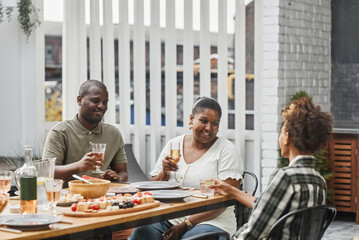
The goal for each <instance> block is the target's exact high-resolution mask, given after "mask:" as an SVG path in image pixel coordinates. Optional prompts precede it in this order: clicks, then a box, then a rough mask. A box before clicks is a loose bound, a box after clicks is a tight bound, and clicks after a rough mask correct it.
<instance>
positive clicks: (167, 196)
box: [149, 190, 193, 201]
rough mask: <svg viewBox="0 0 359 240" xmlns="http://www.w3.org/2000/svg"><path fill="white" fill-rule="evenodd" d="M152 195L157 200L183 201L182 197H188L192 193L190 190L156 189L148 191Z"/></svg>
mask: <svg viewBox="0 0 359 240" xmlns="http://www.w3.org/2000/svg"><path fill="white" fill-rule="evenodd" d="M149 193H151V194H152V196H153V197H154V198H155V199H157V200H161V201H163V200H166V201H183V199H184V198H186V197H190V196H192V195H193V193H192V192H191V191H183V190H156V191H149Z"/></svg>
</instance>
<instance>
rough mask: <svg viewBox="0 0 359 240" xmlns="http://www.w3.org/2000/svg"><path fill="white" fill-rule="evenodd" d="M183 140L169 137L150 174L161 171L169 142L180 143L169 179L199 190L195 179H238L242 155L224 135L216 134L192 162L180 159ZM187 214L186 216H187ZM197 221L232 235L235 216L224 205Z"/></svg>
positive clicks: (168, 148) (239, 177) (197, 180)
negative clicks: (175, 167) (217, 212)
mask: <svg viewBox="0 0 359 240" xmlns="http://www.w3.org/2000/svg"><path fill="white" fill-rule="evenodd" d="M183 139H184V135H182V136H178V137H176V138H174V139H171V140H170V141H169V142H168V143H167V144H166V146H165V147H164V148H163V150H162V152H161V154H160V156H159V158H158V160H157V163H156V166H155V169H154V170H153V171H152V172H151V173H150V174H151V175H152V176H156V175H158V174H159V173H160V172H161V171H162V160H163V159H164V158H165V156H170V145H171V143H172V142H180V151H181V155H182V156H181V159H180V161H179V162H178V166H179V169H178V171H177V172H171V175H170V179H169V180H173V179H175V178H177V180H180V181H182V186H185V187H194V188H198V189H199V179H200V178H204V179H212V178H218V179H221V180H226V179H227V178H233V179H236V180H239V179H241V178H242V174H243V161H242V158H241V156H240V154H239V152H238V150H237V148H236V147H235V146H234V144H233V143H232V142H230V141H229V140H228V139H226V138H224V137H218V139H217V140H216V142H215V143H214V144H213V145H212V146H211V147H210V148H209V149H208V150H207V152H206V153H205V154H204V155H203V156H202V157H201V158H199V159H198V160H196V161H195V162H193V163H190V164H187V163H186V162H185V161H184V159H183V154H182V153H183ZM187 217H188V216H187ZM184 219H185V218H177V219H172V220H170V222H171V223H172V224H178V223H180V222H182V221H184ZM200 224H210V225H213V226H216V227H218V228H221V229H223V230H224V231H226V232H228V233H230V234H234V232H235V231H236V219H235V215H234V207H228V208H227V209H226V210H225V211H224V212H223V213H222V214H220V215H219V216H217V217H216V218H214V219H211V220H208V221H205V222H202V223H200Z"/></svg>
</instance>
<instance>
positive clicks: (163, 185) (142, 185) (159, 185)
mask: <svg viewBox="0 0 359 240" xmlns="http://www.w3.org/2000/svg"><path fill="white" fill-rule="evenodd" d="M131 186H133V187H135V188H138V189H140V190H160V189H173V188H178V187H180V186H181V183H180V182H176V181H144V182H134V183H131Z"/></svg>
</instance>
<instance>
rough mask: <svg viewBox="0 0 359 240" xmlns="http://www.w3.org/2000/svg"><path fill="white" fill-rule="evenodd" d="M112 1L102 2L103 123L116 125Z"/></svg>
mask: <svg viewBox="0 0 359 240" xmlns="http://www.w3.org/2000/svg"><path fill="white" fill-rule="evenodd" d="M113 30H114V29H113V20H112V1H103V36H102V44H103V82H104V84H105V85H106V86H107V91H108V99H109V101H108V106H107V112H106V115H105V121H106V122H107V123H110V124H116V91H115V88H116V85H115V46H114V45H115V41H114V32H113Z"/></svg>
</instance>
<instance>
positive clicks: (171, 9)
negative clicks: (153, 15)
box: [165, 0, 177, 141]
mask: <svg viewBox="0 0 359 240" xmlns="http://www.w3.org/2000/svg"><path fill="white" fill-rule="evenodd" d="M175 7H176V6H175V1H174V0H167V1H166V43H165V69H166V73H165V84H166V86H165V88H166V103H165V105H166V139H167V141H168V140H170V139H171V138H173V137H175V136H176V135H177V134H176V126H177V108H176V106H177V97H176V96H177V76H176V74H177V71H176V27H175V14H176V11H175Z"/></svg>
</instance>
